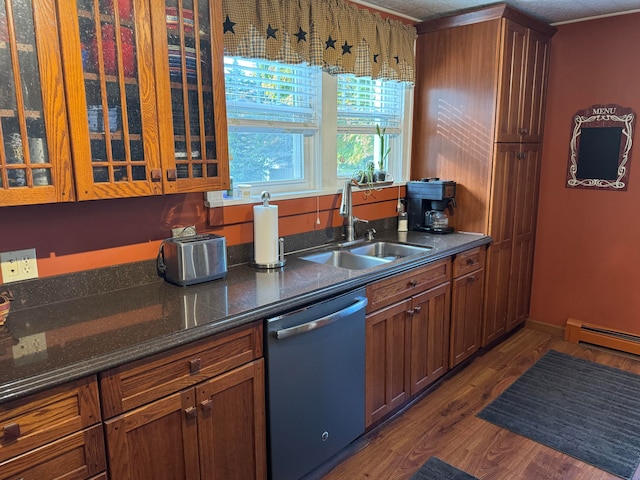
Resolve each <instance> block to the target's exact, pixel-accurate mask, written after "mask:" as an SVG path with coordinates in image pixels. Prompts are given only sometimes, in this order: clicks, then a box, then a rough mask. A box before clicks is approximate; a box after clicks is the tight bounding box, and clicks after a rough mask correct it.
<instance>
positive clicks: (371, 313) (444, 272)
mask: <svg viewBox="0 0 640 480" xmlns="http://www.w3.org/2000/svg"><path fill="white" fill-rule="evenodd" d="M450 278H451V260H450V259H449V258H447V259H445V260H440V261H437V262H434V263H433V264H429V265H427V266H425V267H420V268H418V269H416V270H413V271H410V272H407V273H405V274H400V275H397V276H394V277H391V278H388V279H385V280H381V281H380V282H376V283H374V284H371V285H369V286H368V287H367V297H368V298H369V301H370V304H369V306H368V307H367V309H368V314H367V320H366V374H365V379H366V380H365V384H366V397H365V416H366V417H365V425H366V426H367V427H370V426H371V425H373V424H374V423H377V422H379V421H380V420H382V419H383V418H385V417H386V416H388V415H389V414H390V413H391V412H393V411H395V410H397V409H398V408H400V407H401V406H402V405H405V404H406V403H407V402H408V401H409V400H410V399H411V398H412V397H413V396H415V395H416V394H418V393H419V392H420V391H422V390H424V389H425V388H426V387H427V386H429V385H430V384H432V383H433V382H434V381H436V380H437V379H438V378H440V377H441V376H442V375H444V374H445V373H446V372H447V371H448V361H449V357H448V355H449V315H450V304H451V283H450V281H449V280H450ZM393 302H395V303H393ZM371 305H373V307H371ZM373 308H375V310H373Z"/></svg>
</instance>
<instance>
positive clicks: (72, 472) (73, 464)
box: [0, 425, 107, 480]
mask: <svg viewBox="0 0 640 480" xmlns="http://www.w3.org/2000/svg"><path fill="white" fill-rule="evenodd" d="M106 466H107V465H106V461H105V455H104V435H103V432H102V425H94V426H93V427H91V428H88V429H86V430H82V431H80V432H76V433H73V434H71V435H68V436H66V437H63V438H61V439H59V440H56V441H55V442H51V443H48V444H46V445H44V446H42V447H39V448H36V449H34V450H31V451H29V452H27V453H25V454H24V455H19V456H17V457H14V458H12V459H10V460H8V461H6V462H2V463H0V478H2V479H10V478H11V479H18V478H20V479H22V480H41V479H49V478H55V479H83V478H87V479H88V478H93V477H94V475H98V474H99V473H100V472H104V471H105V469H106Z"/></svg>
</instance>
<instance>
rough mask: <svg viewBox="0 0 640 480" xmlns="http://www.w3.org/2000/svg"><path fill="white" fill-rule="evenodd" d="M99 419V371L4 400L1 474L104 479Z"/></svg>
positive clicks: (36, 478)
mask: <svg viewBox="0 0 640 480" xmlns="http://www.w3.org/2000/svg"><path fill="white" fill-rule="evenodd" d="M100 420H101V419H100V408H99V399H98V384H97V381H96V378H95V376H91V377H87V378H82V379H80V380H75V381H73V382H70V383H66V384H64V385H61V386H59V387H55V388H51V389H49V390H45V391H43V392H40V393H37V394H34V395H31V396H29V397H26V398H22V399H19V400H14V401H11V402H8V403H6V404H3V405H0V479H3V480H4V479H18V478H22V479H24V480H28V479H33V480H47V479H54V478H55V479H62V478H64V479H74V480H75V479H89V478H94V477H97V478H100V477H99V475H100V474H101V473H103V472H105V471H106V466H107V465H106V458H105V449H104V434H103V428H102V424H101V423H100ZM103 478H104V477H103Z"/></svg>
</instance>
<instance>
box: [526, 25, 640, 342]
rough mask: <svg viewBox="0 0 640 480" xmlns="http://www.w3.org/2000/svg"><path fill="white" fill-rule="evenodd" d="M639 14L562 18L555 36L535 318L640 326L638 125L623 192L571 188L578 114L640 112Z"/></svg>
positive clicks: (535, 277) (638, 329) (536, 266)
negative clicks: (610, 107) (618, 108)
mask: <svg viewBox="0 0 640 480" xmlns="http://www.w3.org/2000/svg"><path fill="white" fill-rule="evenodd" d="M639 46H640V14H630V15H623V16H617V17H609V18H604V19H599V20H592V21H586V22H580V23H574V24H568V25H561V26H559V28H558V32H557V34H556V35H555V36H554V37H553V40H552V46H551V65H550V68H549V72H550V76H549V90H548V97H547V111H546V120H545V138H544V147H543V154H542V177H541V185H540V208H539V213H538V231H537V239H536V251H535V260H534V275H533V291H532V299H531V310H530V314H531V318H532V319H533V320H537V321H541V322H546V323H549V324H553V325H561V326H564V324H565V322H566V320H567V319H568V318H576V319H579V320H582V321H585V322H590V323H596V324H599V325H603V326H607V327H609V328H616V329H620V330H624V331H627V332H632V333H636V334H640V294H639V293H638V292H639V285H640V283H639V282H638V274H639V272H640V217H639V216H638V211H639V207H640V134H639V133H638V131H637V130H638V127H639V125H638V123H637V119H636V126H635V127H636V132H635V133H634V136H633V142H634V144H635V147H633V149H632V152H631V160H632V161H631V170H630V178H629V187H628V190H627V191H626V192H611V191H594V190H586V189H575V188H566V187H565V184H566V174H567V161H568V156H569V134H570V130H571V123H572V117H573V115H574V114H575V113H576V112H577V111H578V110H581V109H584V108H587V107H589V106H590V105H593V104H608V103H616V104H619V105H622V106H625V107H631V108H632V109H633V110H634V111H635V112H636V115H637V114H640V57H639V56H638V53H637V50H638V47H639Z"/></svg>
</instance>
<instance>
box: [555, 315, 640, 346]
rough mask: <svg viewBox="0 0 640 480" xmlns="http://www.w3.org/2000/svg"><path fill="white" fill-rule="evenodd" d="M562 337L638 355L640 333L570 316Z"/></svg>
mask: <svg viewBox="0 0 640 480" xmlns="http://www.w3.org/2000/svg"><path fill="white" fill-rule="evenodd" d="M564 339H565V340H567V341H569V342H572V343H579V342H584V343H590V344H592V345H598V346H601V347H606V348H611V349H613V350H619V351H621V352H626V353H632V354H634V355H640V335H636V334H633V333H628V332H623V331H620V330H614V329H612V328H607V327H603V326H602V325H596V324H593V323H585V322H581V321H580V320H576V319H573V318H570V319H569V320H567V327H566V328H565V330H564Z"/></svg>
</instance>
